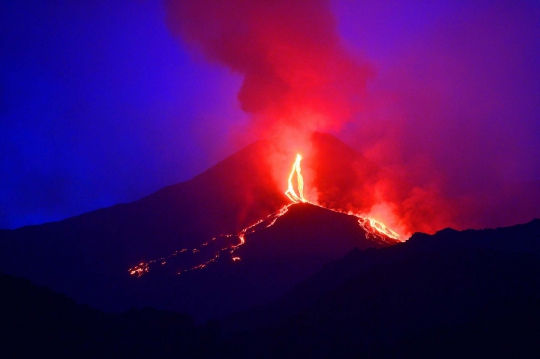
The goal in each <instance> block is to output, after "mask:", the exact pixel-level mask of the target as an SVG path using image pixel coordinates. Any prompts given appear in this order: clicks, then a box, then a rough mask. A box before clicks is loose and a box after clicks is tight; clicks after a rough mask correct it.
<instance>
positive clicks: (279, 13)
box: [165, 0, 371, 136]
mask: <svg viewBox="0 0 540 359" xmlns="http://www.w3.org/2000/svg"><path fill="white" fill-rule="evenodd" d="M165 4H166V9H167V19H168V25H169V27H170V28H171V29H172V31H173V33H174V34H176V35H177V36H179V37H181V38H182V39H183V40H184V42H185V43H187V44H188V46H190V47H191V48H192V49H193V50H194V51H196V52H198V53H201V54H203V55H204V56H205V58H206V59H208V60H209V61H212V62H217V63H219V64H223V65H226V66H228V67H229V68H230V69H231V70H232V71H234V72H235V73H239V74H241V75H243V83H242V86H241V88H240V91H239V93H238V100H239V102H240V105H241V108H242V109H243V110H244V111H246V112H248V113H250V114H252V115H253V116H252V118H253V122H252V124H253V127H252V128H251V131H256V132H257V133H258V134H264V135H265V136H268V135H275V134H278V133H280V132H282V131H283V129H284V128H288V129H294V130H295V131H298V130H301V131H315V130H318V131H329V130H337V129H339V128H340V127H341V126H342V125H343V124H344V123H345V122H347V121H349V120H351V119H352V118H353V116H354V114H355V113H357V112H358V111H359V110H361V108H362V106H363V97H364V93H365V86H366V81H367V79H368V78H369V76H370V75H371V71H370V69H369V67H368V66H367V65H366V64H360V62H358V61H356V59H354V58H352V57H351V55H350V54H348V53H347V51H346V50H345V49H344V47H343V46H342V44H341V40H340V37H339V35H338V33H337V24H336V20H335V18H334V15H333V14H332V12H331V11H330V2H329V1H326V0H314V1H302V0H274V1H247V0H231V1H220V0H184V1H174V0H166V1H165Z"/></svg>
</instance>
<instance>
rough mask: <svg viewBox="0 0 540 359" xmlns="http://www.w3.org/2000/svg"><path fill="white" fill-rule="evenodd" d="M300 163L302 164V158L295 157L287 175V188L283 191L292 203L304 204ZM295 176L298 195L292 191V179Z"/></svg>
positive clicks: (298, 155)
mask: <svg viewBox="0 0 540 359" xmlns="http://www.w3.org/2000/svg"><path fill="white" fill-rule="evenodd" d="M300 162H302V156H301V155H300V154H297V155H296V161H294V164H293V167H292V170H291V174H290V175H289V180H288V182H287V183H288V188H287V190H286V191H285V194H286V195H287V197H289V199H290V200H291V201H293V202H294V203H298V202H306V199H305V198H304V178H303V177H302V169H301V167H300ZM295 174H296V182H297V188H298V194H297V193H296V191H295V190H294V185H293V177H294V175H295Z"/></svg>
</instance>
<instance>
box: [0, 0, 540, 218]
mask: <svg viewBox="0 0 540 359" xmlns="http://www.w3.org/2000/svg"><path fill="white" fill-rule="evenodd" d="M203 2H207V1H203ZM166 3H167V4H169V6H166V5H164V4H163V3H162V2H161V1H150V0H148V1H146V0H132V1H128V0H110V1H101V0H95V1H75V2H74V1H60V0H59V1H47V2H43V1H26V0H13V1H12V0H4V1H2V5H0V6H1V7H0V228H15V227H19V226H23V225H27V224H38V223H43V222H47V221H52V220H59V219H62V218H66V217H69V216H73V215H76V214H80V213H83V212H85V211H89V210H93V209H97V208H101V207H105V206H110V205H113V204H115V203H119V202H127V201H132V200H136V199H138V198H141V197H142V196H145V195H147V194H150V193H151V192H153V191H156V190H158V189H160V188H161V187H163V186H166V185H170V184H174V183H178V182H181V181H185V180H188V179H190V178H192V177H193V176H194V175H197V174H198V173H200V172H202V171H203V170H205V169H207V168H208V167H210V166H212V165H213V164H215V163H217V162H218V161H220V160H222V159H224V158H225V157H226V156H227V155H230V154H232V153H234V152H235V151H236V150H238V149H240V148H241V147H243V146H245V145H247V144H249V143H251V142H252V141H254V140H256V139H258V138H261V137H265V136H273V135H275V134H276V133H277V132H279V131H276V130H275V128H274V127H273V126H271V125H269V124H268V119H266V120H265V121H263V122H261V121H259V119H258V117H257V114H255V115H254V114H253V111H250V110H249V109H248V112H249V113H246V112H245V111H243V110H242V108H241V106H242V105H241V103H240V102H239V99H238V92H239V90H240V88H241V86H242V81H243V74H242V71H239V70H238V68H237V69H234V68H231V66H226V65H227V64H224V62H223V61H220V60H219V59H218V60H215V59H214V60H213V59H212V58H210V57H209V56H208V53H207V52H205V51H204V50H202V51H200V50H198V49H197V47H196V46H192V44H189V43H186V41H185V37H182V36H179V34H178V31H177V29H176V28H175V26H174V25H175V23H174V21H175V20H174V19H173V20H171V18H174V14H172V15H171V13H170V12H171V11H173V10H174V6H170V3H172V1H167V2H166ZM321 3H322V4H323V8H324V9H326V7H324V3H325V2H324V1H322V2H321ZM328 8H329V9H330V10H331V13H330V15H331V16H330V17H332V18H334V17H335V19H336V21H337V34H338V36H339V39H340V42H341V43H342V44H343V47H344V48H345V49H346V51H347V53H348V54H350V58H353V59H354V62H355V64H358V66H359V68H360V69H369V71H368V70H365V71H368V72H366V73H369V76H367V75H366V76H367V77H366V78H367V83H366V86H365V88H364V89H361V91H362V92H363V93H364V95H365V99H364V102H365V104H364V105H363V106H360V107H361V108H357V107H356V106H351V108H352V109H353V110H354V111H352V114H349V115H348V116H343V118H339V119H338V120H336V122H335V123H332V124H331V125H329V124H328V123H325V124H324V125H321V126H319V127H317V126H315V127H312V128H310V129H311V130H321V131H330V132H332V133H333V134H335V135H336V136H337V137H339V138H341V139H342V140H344V141H345V142H346V143H348V144H349V145H351V146H352V147H354V148H355V149H357V150H358V151H360V152H362V153H364V154H365V155H366V156H368V157H369V158H371V159H373V160H374V161H376V162H378V163H379V164H381V165H382V166H384V167H386V168H389V169H391V170H393V171H395V172H397V173H399V174H400V175H403V176H404V177H406V178H407V180H409V181H411V182H413V183H415V184H418V185H421V186H426V187H429V186H435V185H436V186H437V188H438V191H441V192H443V193H445V194H446V195H447V196H452V195H455V196H459V195H463V194H467V193H472V192H474V191H477V190H479V189H484V188H486V187H489V186H496V184H498V183H502V182H519V181H536V180H540V165H539V162H540V161H539V158H540V119H539V117H538V116H539V113H540V36H539V34H540V4H539V3H538V2H536V1H529V2H526V1H522V2H520V1H517V2H516V1H495V2H493V1H472V2H471V1H439V2H436V4H435V3H432V2H422V1H416V2H408V3H407V4H402V3H401V2H398V1H390V0H389V1H384V0H383V1H379V2H377V4H376V5H375V4H372V2H356V1H347V0H340V1H333V2H331V4H330V5H329V6H328ZM294 10H295V11H294V12H293V13H292V14H293V15H294V16H293V15H291V18H290V19H287V21H291V22H294V19H295V17H296V18H298V19H300V20H301V19H302V16H303V15H302V14H303V13H302V10H303V9H302V8H295V9H294ZM305 16H309V15H305ZM300 22H301V21H300ZM208 60H210V61H208ZM347 61H348V60H347ZM347 64H348V62H347ZM224 65H225V66H224ZM340 66H342V63H341V62H340ZM350 66H351V67H350V68H351V69H354V68H356V67H355V66H356V65H354V66H353V65H350ZM351 71H352V70H351ZM362 71H364V70H362ZM351 76H352V75H351ZM337 91H338V92H341V89H339V88H338V89H337ZM336 103H338V102H336ZM244 110H246V108H244ZM255 112H256V111H255ZM255 117H257V118H255ZM254 123H256V124H257V125H256V126H255V125H254ZM265 129H267V130H265Z"/></svg>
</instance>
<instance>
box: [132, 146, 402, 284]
mask: <svg viewBox="0 0 540 359" xmlns="http://www.w3.org/2000/svg"><path fill="white" fill-rule="evenodd" d="M301 161H302V156H301V155H300V154H297V155H296V160H295V162H294V164H293V166H292V169H291V172H290V174H289V177H288V181H287V185H288V186H287V190H286V191H285V195H286V196H287V197H288V198H289V199H290V200H291V201H292V202H293V203H291V204H288V205H286V206H284V207H282V208H281V209H280V210H279V211H277V212H274V213H272V214H270V215H269V216H268V217H266V218H263V219H261V220H259V221H257V222H255V223H254V224H252V225H250V226H248V227H246V228H244V229H243V230H241V231H240V232H239V233H237V234H223V235H220V236H218V237H217V238H216V237H214V238H212V241H219V240H226V239H227V238H231V237H237V238H238V240H239V242H238V243H236V244H230V245H227V246H225V247H222V248H221V249H219V250H217V251H216V252H214V253H213V254H211V255H210V259H207V260H202V261H201V262H200V263H199V264H197V265H195V266H192V267H190V268H187V269H183V270H181V271H179V272H177V273H178V274H182V273H185V272H189V271H193V270H196V269H203V268H205V267H206V266H208V265H209V264H211V263H213V262H216V261H217V260H218V259H219V258H221V257H222V255H227V256H229V257H230V258H231V260H232V261H233V262H237V261H239V260H241V258H240V257H238V256H234V257H233V256H232V255H233V253H234V252H235V251H236V250H237V249H238V248H239V247H240V246H242V245H243V244H245V243H246V235H248V234H251V233H254V232H256V231H257V230H259V229H263V228H268V227H270V226H272V225H273V224H274V223H276V221H277V219H278V218H279V217H281V216H283V215H284V214H285V213H287V211H288V209H289V207H290V206H292V205H294V204H296V203H309V204H311V205H314V206H317V207H321V208H325V209H328V210H330V211H333V212H338V213H344V214H348V215H352V216H355V217H356V218H357V220H358V224H359V225H360V227H361V228H362V229H363V230H364V231H365V232H366V238H370V239H371V240H373V241H375V242H378V243H380V244H394V243H395V242H396V241H401V239H400V236H399V235H398V234H397V233H396V232H394V231H393V230H391V229H390V228H388V227H386V226H385V225H384V224H383V223H382V222H379V221H377V220H375V219H373V218H368V217H366V216H363V215H360V214H357V213H351V212H344V211H340V210H337V209H333V208H328V207H324V206H321V205H320V204H318V203H314V202H310V201H309V200H307V199H306V198H305V197H304V193H303V191H304V178H303V177H302V168H301ZM295 175H296V190H295V188H294V184H293V182H294V181H293V179H294V177H295ZM208 244H209V242H205V243H203V244H202V245H201V246H200V247H199V248H193V249H192V250H191V251H188V250H187V249H186V248H184V249H181V250H179V251H175V252H174V253H173V254H172V255H170V256H168V257H163V258H159V259H155V260H151V261H148V262H141V263H139V264H138V265H136V266H134V267H132V268H130V269H129V270H128V272H129V274H131V275H133V276H137V278H138V277H141V276H142V275H143V274H145V273H148V272H149V271H150V269H151V267H153V266H163V265H165V264H166V263H167V261H168V260H169V259H172V258H173V257H176V256H179V255H182V256H186V255H197V254H200V253H201V251H202V250H203V249H204V248H205V247H207V246H208ZM218 248H219V247H218ZM206 258H208V257H206Z"/></svg>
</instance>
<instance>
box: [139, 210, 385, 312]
mask: <svg viewBox="0 0 540 359" xmlns="http://www.w3.org/2000/svg"><path fill="white" fill-rule="evenodd" d="M354 247H359V248H370V247H381V245H380V244H378V243H377V242H374V241H372V240H370V239H366V233H365V232H364V230H363V229H362V228H361V227H360V226H359V225H358V223H357V221H356V218H355V217H352V216H348V215H344V214H340V213H335V212H332V211H328V210H326V209H323V208H320V207H315V206H312V205H308V204H297V205H293V206H291V207H290V208H289V211H288V212H287V213H286V214H285V215H284V216H282V217H280V218H279V219H278V220H277V222H276V223H275V224H274V225H273V226H272V227H270V228H267V229H262V230H259V231H258V232H255V233H253V234H250V235H247V236H246V244H244V245H243V246H241V247H240V248H239V249H238V250H237V251H235V252H234V255H235V256H238V257H240V258H241V260H240V261H236V262H233V261H232V260H231V259H230V257H227V256H223V257H221V258H220V260H219V261H218V262H217V263H213V264H211V265H209V266H208V267H206V268H204V269H202V270H196V271H191V272H187V273H184V274H181V275H175V274H174V273H175V271H174V272H173V273H171V272H170V269H171V268H172V269H174V268H175V265H176V263H174V262H167V264H166V265H165V266H163V267H158V269H157V270H155V271H150V272H149V273H148V274H146V275H144V276H142V277H141V278H139V279H136V280H133V281H131V290H132V291H133V293H134V297H136V298H137V300H139V301H140V302H139V303H140V304H145V305H152V306H155V307H157V308H166V309H176V310H185V311H187V312H188V313H189V314H191V315H193V316H194V317H195V319H197V320H203V319H209V318H215V317H222V316H224V315H227V314H230V313H232V312H233V311H237V310H241V309H245V308H248V307H251V306H253V305H257V304H263V303H268V302H271V301H273V300H277V299H278V298H280V297H281V296H283V295H284V294H285V293H287V292H288V291H289V290H291V289H292V288H293V286H294V285H295V284H296V283H297V282H299V281H300V280H303V279H306V278H307V277H309V276H310V275H311V274H313V273H315V272H316V271H318V270H319V269H321V268H322V266H323V265H324V264H325V263H326V262H328V261H330V260H333V259H337V258H340V257H341V256H343V255H344V254H345V253H347V252H348V251H349V250H351V249H352V248H354ZM180 260H181V259H179V261H180Z"/></svg>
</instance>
